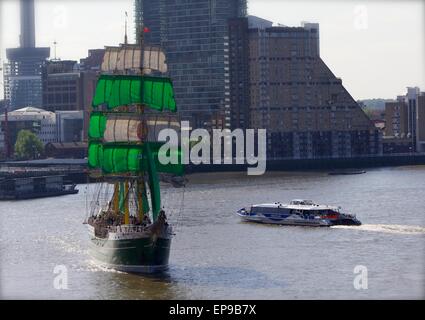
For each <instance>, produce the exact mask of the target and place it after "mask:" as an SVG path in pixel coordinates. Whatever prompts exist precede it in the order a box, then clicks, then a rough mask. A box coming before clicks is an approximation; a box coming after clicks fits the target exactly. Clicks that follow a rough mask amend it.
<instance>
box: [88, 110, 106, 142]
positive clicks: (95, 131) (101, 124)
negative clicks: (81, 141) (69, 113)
mask: <svg viewBox="0 0 425 320" xmlns="http://www.w3.org/2000/svg"><path fill="white" fill-rule="evenodd" d="M106 121H107V118H106V116H105V115H104V114H103V113H102V112H92V114H91V115H90V124H89V138H90V139H94V140H99V139H102V138H103V135H104V133H105V129H106Z"/></svg>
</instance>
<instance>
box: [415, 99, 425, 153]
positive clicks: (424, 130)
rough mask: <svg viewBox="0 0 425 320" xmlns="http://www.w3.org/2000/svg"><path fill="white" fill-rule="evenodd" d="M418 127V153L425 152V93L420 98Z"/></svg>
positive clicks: (417, 118)
mask: <svg viewBox="0 0 425 320" xmlns="http://www.w3.org/2000/svg"><path fill="white" fill-rule="evenodd" d="M416 126H417V129H416V132H417V135H416V151H418V152H425V92H421V94H420V95H419V96H418V105H417V113H416Z"/></svg>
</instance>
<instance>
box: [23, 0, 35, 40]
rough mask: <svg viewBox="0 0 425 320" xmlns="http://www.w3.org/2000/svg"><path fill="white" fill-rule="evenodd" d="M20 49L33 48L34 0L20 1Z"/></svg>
mask: <svg viewBox="0 0 425 320" xmlns="http://www.w3.org/2000/svg"><path fill="white" fill-rule="evenodd" d="M20 5H21V38H20V44H21V48H34V47H35V21H34V0H20Z"/></svg>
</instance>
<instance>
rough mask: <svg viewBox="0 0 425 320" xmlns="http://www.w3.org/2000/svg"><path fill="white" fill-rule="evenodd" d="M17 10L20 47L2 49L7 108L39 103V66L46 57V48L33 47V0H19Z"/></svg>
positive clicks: (40, 70) (48, 52) (11, 108)
mask: <svg viewBox="0 0 425 320" xmlns="http://www.w3.org/2000/svg"><path fill="white" fill-rule="evenodd" d="M20 12H21V19H20V20H21V35H20V47H19V48H9V49H6V57H7V60H8V61H7V62H6V63H5V64H4V71H3V72H4V89H5V98H6V99H7V100H9V110H15V109H18V108H20V107H22V106H41V105H42V80H41V72H42V65H43V63H44V62H45V61H46V59H47V58H48V57H49V56H50V48H38V47H36V46H35V21H34V20H35V18H34V0H21V1H20Z"/></svg>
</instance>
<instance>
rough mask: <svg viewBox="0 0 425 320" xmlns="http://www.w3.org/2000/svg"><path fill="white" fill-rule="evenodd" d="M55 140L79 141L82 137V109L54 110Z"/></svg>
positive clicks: (83, 138)
mask: <svg viewBox="0 0 425 320" xmlns="http://www.w3.org/2000/svg"><path fill="white" fill-rule="evenodd" d="M55 115H56V133H57V139H56V141H57V142H60V143H66V142H81V141H83V140H85V137H84V111H82V110H81V111H56V113H55Z"/></svg>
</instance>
